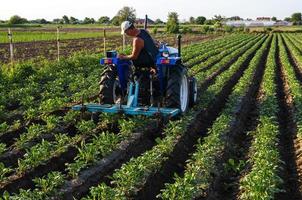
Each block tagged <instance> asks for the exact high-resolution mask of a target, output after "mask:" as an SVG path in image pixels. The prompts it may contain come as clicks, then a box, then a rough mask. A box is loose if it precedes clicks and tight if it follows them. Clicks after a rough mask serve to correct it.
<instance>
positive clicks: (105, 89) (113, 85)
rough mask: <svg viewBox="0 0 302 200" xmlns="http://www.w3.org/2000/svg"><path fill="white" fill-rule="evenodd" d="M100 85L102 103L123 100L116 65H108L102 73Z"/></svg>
mask: <svg viewBox="0 0 302 200" xmlns="http://www.w3.org/2000/svg"><path fill="white" fill-rule="evenodd" d="M99 85H100V92H99V100H100V104H115V103H117V102H118V101H121V98H122V91H121V88H120V85H119V81H118V79H117V71H116V68H115V67H114V66H112V65H108V66H106V69H105V71H104V72H103V73H102V75H101V80H100V82H99Z"/></svg>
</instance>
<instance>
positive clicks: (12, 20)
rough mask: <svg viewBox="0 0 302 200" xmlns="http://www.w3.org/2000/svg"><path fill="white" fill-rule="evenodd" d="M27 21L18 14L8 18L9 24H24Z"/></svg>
mask: <svg viewBox="0 0 302 200" xmlns="http://www.w3.org/2000/svg"><path fill="white" fill-rule="evenodd" d="M27 22H28V21H27V19H25V18H22V17H20V16H18V15H14V16H12V17H11V18H10V19H9V20H8V23H9V24H25V23H27Z"/></svg>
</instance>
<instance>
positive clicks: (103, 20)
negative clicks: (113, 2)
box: [98, 16, 110, 24]
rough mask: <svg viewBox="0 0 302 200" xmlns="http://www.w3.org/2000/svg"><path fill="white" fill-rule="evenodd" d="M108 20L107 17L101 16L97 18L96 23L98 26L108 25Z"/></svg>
mask: <svg viewBox="0 0 302 200" xmlns="http://www.w3.org/2000/svg"><path fill="white" fill-rule="evenodd" d="M109 22H110V18H109V17H107V16H102V17H100V18H99V20H98V23H100V24H109Z"/></svg>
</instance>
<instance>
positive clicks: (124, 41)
mask: <svg viewBox="0 0 302 200" xmlns="http://www.w3.org/2000/svg"><path fill="white" fill-rule="evenodd" d="M125 46H126V38H125V33H124V34H123V51H125Z"/></svg>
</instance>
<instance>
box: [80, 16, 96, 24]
mask: <svg viewBox="0 0 302 200" xmlns="http://www.w3.org/2000/svg"><path fill="white" fill-rule="evenodd" d="M94 23H95V20H94V19H93V18H89V17H85V19H84V21H83V24H94Z"/></svg>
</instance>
